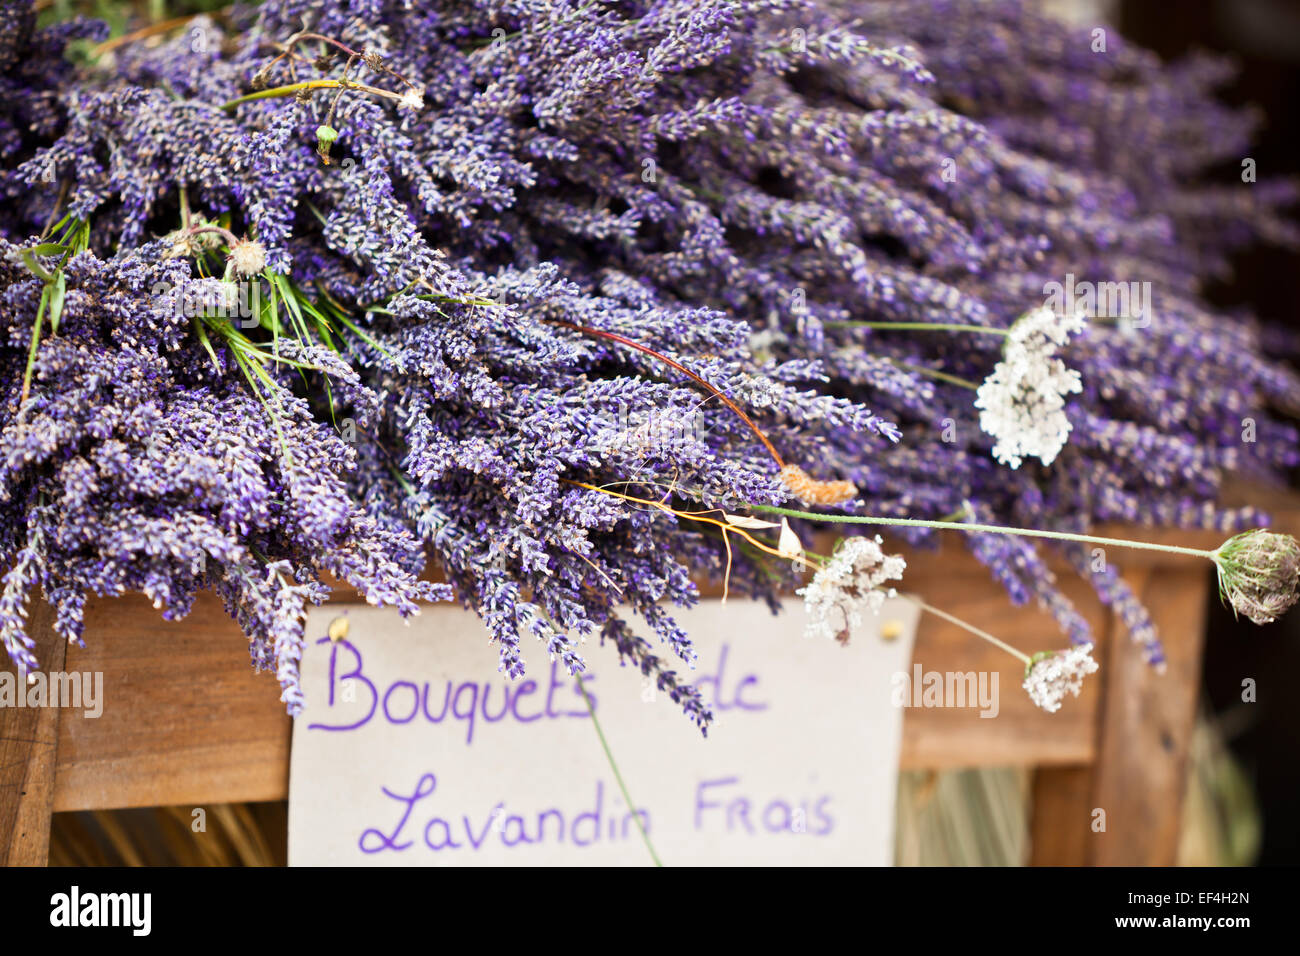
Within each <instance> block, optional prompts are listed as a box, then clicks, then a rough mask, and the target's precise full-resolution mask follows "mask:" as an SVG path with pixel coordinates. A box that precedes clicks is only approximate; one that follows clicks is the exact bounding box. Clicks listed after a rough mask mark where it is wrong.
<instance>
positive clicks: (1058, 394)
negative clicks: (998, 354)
mask: <svg viewBox="0 0 1300 956" xmlns="http://www.w3.org/2000/svg"><path fill="white" fill-rule="evenodd" d="M1084 324H1085V323H1084V319H1083V316H1081V315H1079V314H1077V313H1070V314H1068V315H1058V314H1057V313H1056V312H1054V311H1053V310H1052V309H1050V308H1047V307H1046V306H1044V307H1043V308H1040V309H1035V310H1033V311H1032V312H1028V313H1026V314H1025V315H1023V316H1022V317H1021V318H1019V319H1018V320H1017V321H1016V323H1015V324H1014V325H1012V326H1011V329H1010V334H1009V335H1008V336H1007V342H1006V347H1005V349H1004V350H1003V353H1002V361H1000V362H998V364H997V365H996V366H994V368H993V371H992V373H991V374H990V375H989V377H988V378H986V379H985V380H984V384H982V385H981V386H980V387H979V390H978V392H977V393H976V398H975V407H976V408H978V409H980V428H981V429H983V430H984V431H985V432H987V433H988V434H990V435H992V436H993V437H994V438H996V439H997V443H996V444H995V445H994V446H993V457H995V458H996V459H997V460H998V461H1000V462H1002V463H1003V464H1006V465H1010V466H1011V467H1012V468H1019V467H1020V462H1021V461H1022V460H1023V459H1025V458H1028V457H1034V458H1037V459H1039V460H1040V461H1041V462H1042V463H1043V464H1044V465H1050V464H1051V463H1052V462H1053V460H1055V458H1056V456H1057V454H1058V453H1059V452H1060V450H1061V449H1062V448H1064V447H1065V441H1066V439H1067V438H1068V437H1069V435H1070V420H1069V418H1067V417H1066V415H1065V396H1066V395H1068V394H1070V393H1071V392H1078V391H1080V390H1081V389H1082V387H1083V386H1082V384H1081V383H1080V381H1079V373H1078V372H1076V371H1074V370H1073V369H1070V368H1067V367H1066V366H1065V363H1064V362H1062V361H1061V360H1060V359H1059V358H1057V357H1056V350H1057V348H1059V347H1060V346H1062V345H1065V344H1066V343H1067V342H1068V341H1069V338H1070V334H1071V333H1076V332H1080V331H1082V330H1083V327H1084Z"/></svg>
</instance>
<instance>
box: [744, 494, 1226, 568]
mask: <svg viewBox="0 0 1300 956" xmlns="http://www.w3.org/2000/svg"><path fill="white" fill-rule="evenodd" d="M751 507H752V508H753V509H754V510H755V511H763V512H766V513H768V514H774V515H785V516H786V517H789V518H804V519H805V520H808V521H826V522H830V523H831V524H871V525H887V526H891V527H898V528H940V529H945V530H950V531H965V532H967V533H968V534H969V533H970V532H973V531H981V532H986V533H988V534H1018V535H1021V536H1022V537H1025V538H1049V539H1051V540H1053V541H1078V542H1081V543H1083V544H1100V545H1114V546H1115V547H1118V548H1137V549H1138V550H1141V551H1165V552H1167V553H1169V554H1187V555H1191V556H1193V557H1197V558H1209V559H1210V560H1211V561H1216V562H1217V560H1218V551H1217V550H1215V551H1205V550H1203V549H1201V548H1182V547H1179V546H1177V545H1173V544H1153V543H1152V542H1150V541H1129V540H1126V539H1124V538H1102V537H1098V536H1097V535H1091V534H1074V533H1072V532H1069V531H1039V530H1037V529H1036V528H1007V527H1004V526H1002V525H995V524H970V523H967V522H957V521H928V520H925V519H921V518H878V517H876V516H875V515H830V514H818V513H817V512H815V511H797V510H795V509H793V508H778V507H777V506H776V505H751Z"/></svg>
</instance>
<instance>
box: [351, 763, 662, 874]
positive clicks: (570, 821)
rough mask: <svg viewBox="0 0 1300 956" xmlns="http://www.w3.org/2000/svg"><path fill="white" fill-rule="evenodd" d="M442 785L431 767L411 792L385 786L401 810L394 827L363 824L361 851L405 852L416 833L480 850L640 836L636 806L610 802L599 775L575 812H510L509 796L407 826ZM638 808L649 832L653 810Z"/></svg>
mask: <svg viewBox="0 0 1300 956" xmlns="http://www.w3.org/2000/svg"><path fill="white" fill-rule="evenodd" d="M437 786H438V782H437V778H436V777H434V775H433V774H431V773H426V774H424V775H422V776H421V777H420V779H419V782H417V783H416V785H415V789H414V790H412V791H411V793H410V795H409V796H405V795H403V794H400V793H394V792H393V791H391V790H389V789H388V788H387V787H381V788H380V789H381V790H382V792H383V794H384V796H386V797H388V798H389V799H390V800H393V801H394V802H396V803H398V804H400V805H401V807H402V809H401V812H400V816H399V817H398V819H397V824H396V825H395V826H394V827H393V829H392V832H390V833H385V832H384V831H383V830H379V829H376V828H374V827H367V828H366V829H365V830H363V831H362V832H361V837H360V839H359V840H358V841H357V846H358V847H359V848H360V850H361V852H362V853H367V854H370V853H381V852H383V851H386V850H389V851H393V852H395V853H402V852H404V851H406V850H409V849H410V848H411V847H413V846H415V841H416V840H417V839H419V840H420V841H421V842H422V843H423V844H424V846H425V847H427V848H428V849H430V850H433V851H435V852H438V851H441V850H462V849H469V850H478V849H480V848H481V847H482V846H483V845H484V844H486V843H488V842H494V843H495V842H499V843H500V844H501V845H502V846H505V847H516V846H520V845H524V844H533V843H545V842H551V843H565V842H568V843H571V844H573V845H574V846H578V847H587V846H594V845H596V844H599V843H601V842H605V843H615V842H621V841H623V840H627V839H631V838H636V837H638V836H639V830H638V828H637V826H636V821H635V820H634V819H633V815H632V812H631V811H623V812H620V811H619V809H618V808H620V807H622V802H621V801H619V800H618V799H617V798H612V799H611V803H613V804H614V806H613V807H608V808H607V807H606V799H605V784H604V782H603V781H600V780H597V781H596V799H595V802H594V804H593V805H592V808H591V809H589V810H588V809H584V810H582V811H581V812H579V813H576V814H574V813H572V812H569V813H566V812H565V811H564V810H562V809H560V808H558V807H550V808H547V809H545V810H541V811H539V812H537V813H529V814H528V815H527V816H523V815H520V814H517V813H507V812H506V807H505V802H504V801H501V802H499V803H497V804H496V806H494V807H493V808H492V810H491V812H490V813H488V814H487V815H486V816H484V817H481V818H478V819H471V818H470V816H468V815H462V816H461V817H460V819H459V821H454V822H453V821H451V820H447V819H444V818H443V817H439V816H431V817H429V818H428V819H427V820H426V822H425V824H424V828H423V831H422V832H421V830H420V827H419V825H418V824H416V825H415V826H414V827H413V828H412V829H411V830H410V831H409V832H408V829H407V824H408V823H410V821H411V816H412V813H413V811H414V810H415V805H416V804H417V803H420V802H421V801H423V800H426V799H428V798H429V797H431V796H433V792H434V790H436V789H437ZM422 809H423V808H422ZM636 813H637V815H639V816H640V817H641V825H642V826H644V827H645V829H646V832H650V814H649V812H648V811H646V810H637V811H636ZM417 834H418V836H417ZM458 838H459V839H458Z"/></svg>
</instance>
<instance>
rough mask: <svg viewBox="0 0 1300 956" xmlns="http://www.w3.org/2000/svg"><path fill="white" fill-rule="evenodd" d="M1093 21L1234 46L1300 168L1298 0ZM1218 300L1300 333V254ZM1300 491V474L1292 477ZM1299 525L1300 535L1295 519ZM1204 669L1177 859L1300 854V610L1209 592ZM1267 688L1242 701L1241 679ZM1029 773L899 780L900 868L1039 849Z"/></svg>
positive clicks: (123, 832)
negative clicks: (1271, 620) (1263, 613)
mask: <svg viewBox="0 0 1300 956" xmlns="http://www.w3.org/2000/svg"><path fill="white" fill-rule="evenodd" d="M41 6H42V7H44V8H45V10H46V15H47V16H58V15H60V14H63V15H66V14H70V13H72V12H74V11H79V12H93V13H94V14H95V15H98V16H101V17H103V18H105V19H107V20H109V21H110V22H111V23H113V24H114V27H115V32H116V33H120V32H122V31H123V29H125V26H126V23H127V22H128V19H129V18H130V17H132V16H135V17H137V18H142V19H137V20H136V21H135V22H136V23H137V24H138V23H139V22H144V21H145V20H153V21H157V20H163V19H166V18H168V17H174V16H177V15H181V14H185V13H192V12H195V11H198V10H210V9H215V8H217V7H219V6H222V4H221V3H219V2H214V0H192V2H184V0H181V2H177V0H145V2H142V3H139V4H129V3H122V2H112V3H110V2H96V3H76V2H73V0H46V2H43V3H41ZM1044 6H1046V7H1048V8H1050V9H1051V10H1052V11H1053V12H1054V13H1055V14H1057V15H1058V16H1061V17H1063V18H1066V19H1068V20H1071V21H1073V22H1076V23H1078V24H1081V25H1085V26H1097V25H1103V24H1105V25H1111V26H1115V27H1118V29H1119V31H1120V32H1121V33H1122V34H1123V35H1124V36H1126V37H1127V38H1129V39H1130V40H1132V41H1134V42H1136V43H1139V44H1141V45H1142V46H1145V47H1148V48H1150V49H1152V50H1155V51H1156V52H1158V53H1159V54H1161V56H1162V57H1164V58H1166V59H1172V58H1176V57H1178V56H1180V55H1182V54H1184V53H1187V52H1189V51H1191V50H1194V49H1198V48H1200V49H1209V50H1213V51H1217V52H1222V53H1228V54H1231V55H1232V56H1233V57H1234V58H1235V59H1236V61H1237V63H1238V65H1239V67H1240V72H1239V74H1238V76H1237V78H1236V80H1235V81H1234V82H1233V83H1231V84H1230V85H1229V86H1227V87H1226V88H1225V89H1224V90H1223V95H1224V97H1225V98H1226V99H1227V100H1229V101H1230V102H1233V103H1237V104H1254V105H1255V106H1256V107H1257V108H1258V109H1259V110H1260V112H1261V114H1262V115H1263V116H1264V118H1265V120H1264V125H1263V127H1262V129H1261V130H1260V134H1259V137H1258V145H1257V148H1256V149H1255V151H1254V153H1253V157H1254V158H1255V159H1256V161H1257V164H1258V171H1259V175H1260V176H1261V177H1275V176H1287V175H1290V176H1300V109H1297V103H1300V0H1044ZM1236 265H1237V269H1236V274H1235V276H1234V277H1233V279H1232V280H1231V281H1229V282H1221V283H1217V284H1216V285H1215V286H1213V287H1212V288H1211V290H1210V298H1211V299H1212V300H1213V301H1215V302H1216V303H1218V304H1220V305H1224V306H1236V307H1245V308H1247V309H1249V310H1250V311H1252V312H1253V313H1254V314H1255V315H1257V316H1258V317H1259V318H1261V319H1264V320H1266V321H1271V322H1276V323H1279V324H1281V325H1286V326H1289V327H1290V328H1292V329H1295V330H1296V331H1297V332H1300V323H1298V322H1297V310H1296V303H1297V301H1298V299H1300V293H1298V292H1297V286H1296V281H1295V277H1296V275H1297V274H1298V273H1300V257H1297V255H1296V253H1295V252H1294V251H1285V250H1278V249H1257V250H1253V251H1250V252H1249V253H1246V254H1243V255H1241V256H1239V257H1238V261H1237V264H1236ZM1295 478H1296V479H1297V480H1296V482H1295V484H1296V485H1297V486H1300V474H1297V475H1296V476H1295ZM1288 530H1292V529H1288ZM1209 605H1210V606H1209V608H1208V615H1209V624H1208V631H1207V635H1206V653H1205V666H1204V672H1203V677H1202V682H1203V688H1202V717H1201V721H1200V724H1199V726H1198V730H1197V733H1196V737H1195V740H1194V743H1193V748H1192V765H1191V768H1190V771H1189V773H1188V782H1187V799H1186V804H1185V810H1184V823H1183V834H1182V842H1181V846H1180V851H1179V862H1180V863H1183V864H1192V865H1249V864H1252V863H1258V864H1264V865H1268V864H1294V863H1296V862H1300V819H1297V814H1296V813H1295V812H1294V810H1293V808H1294V807H1295V806H1297V805H1300V769H1298V768H1300V763H1298V762H1297V757H1296V753H1297V751H1296V748H1297V743H1300V710H1297V708H1296V695H1295V693H1294V692H1293V691H1292V690H1291V688H1290V687H1289V682H1290V675H1292V674H1300V616H1297V615H1294V614H1292V615H1290V616H1288V617H1286V618H1284V619H1283V620H1282V621H1281V622H1280V623H1278V624H1274V625H1272V626H1270V627H1269V628H1267V629H1265V630H1260V629H1258V628H1256V627H1255V626H1254V625H1252V624H1250V623H1249V622H1246V621H1236V620H1234V619H1233V616H1232V614H1231V612H1230V611H1228V610H1226V609H1225V608H1224V607H1222V606H1221V604H1220V603H1219V601H1218V599H1217V597H1216V596H1215V595H1214V594H1213V593H1211V595H1210V598H1209ZM1247 678H1251V679H1253V680H1254V681H1255V682H1256V687H1257V698H1256V701H1255V702H1253V703H1246V702H1243V700H1242V681H1243V680H1245V679H1247ZM1029 792H1030V788H1029V775H1028V772H1027V771H1024V770H1012V769H1007V770H979V771H961V772H948V773H933V772H913V773H905V774H903V776H902V778H901V779H900V785H899V804H898V837H897V845H898V851H897V860H898V862H899V863H900V864H901V865H939V864H957V865H978V864H985V865H988V864H992V865H1016V864H1019V863H1022V862H1024V861H1025V860H1026V859H1027V853H1028V823H1027V820H1028V813H1029ZM286 819H287V818H286V807H285V804H283V803H278V804H240V805H230V806H224V807H216V808H213V810H212V812H211V813H210V815H209V820H208V823H209V831H208V836H209V837H211V838H210V839H205V840H195V839H194V838H193V835H192V834H191V832H190V808H188V807H183V808H155V809H138V810H120V811H101V812H93V813H92V812H85V813H66V814H57V815H56V816H55V820H54V826H53V830H52V833H51V850H50V862H51V863H53V864H87V865H103V864H128V865H140V864H158V863H178V864H199V865H204V864H206V865H283V863H284V860H285V843H286V833H287V823H286Z"/></svg>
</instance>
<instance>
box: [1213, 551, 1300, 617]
mask: <svg viewBox="0 0 1300 956" xmlns="http://www.w3.org/2000/svg"><path fill="white" fill-rule="evenodd" d="M1214 565H1215V567H1217V568H1218V570H1219V596H1220V597H1221V598H1222V599H1223V600H1225V601H1227V602H1228V603H1229V604H1231V605H1232V609H1233V611H1234V612H1236V613H1237V614H1244V615H1246V617H1248V618H1250V619H1251V620H1252V621H1254V622H1255V623H1256V624H1269V623H1271V622H1272V621H1275V620H1277V619H1278V618H1279V617H1280V616H1281V615H1282V614H1284V613H1286V610H1287V609H1288V608H1289V607H1291V605H1293V604H1295V602H1296V600H1297V599H1300V543H1297V541H1296V539H1295V538H1293V537H1291V535H1289V534H1275V533H1274V532H1272V531H1264V530H1256V531H1247V532H1244V533H1243V534H1239V535H1236V536H1235V537H1232V538H1229V539H1228V540H1227V541H1225V542H1224V543H1223V544H1222V545H1220V546H1219V548H1218V550H1216V551H1215V552H1214Z"/></svg>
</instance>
